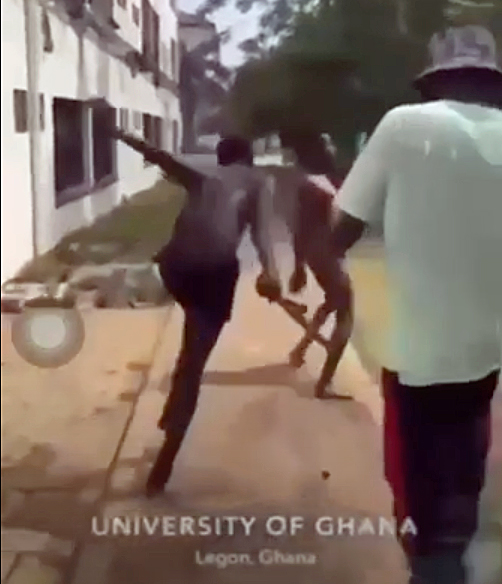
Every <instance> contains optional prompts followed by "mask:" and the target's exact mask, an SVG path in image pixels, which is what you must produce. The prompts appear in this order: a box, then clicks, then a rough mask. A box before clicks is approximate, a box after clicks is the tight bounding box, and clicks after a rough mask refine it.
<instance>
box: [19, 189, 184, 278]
mask: <svg viewBox="0 0 502 584" xmlns="http://www.w3.org/2000/svg"><path fill="white" fill-rule="evenodd" d="M184 200H185V192H184V191H183V189H182V188H181V187H179V186H177V185H174V184H172V183H169V182H167V181H165V180H161V181H159V182H158V183H157V184H155V185H154V186H153V187H152V188H150V189H147V190H145V191H141V192H139V193H137V194H136V195H134V196H133V197H131V198H130V199H129V200H127V201H125V202H124V203H123V204H121V205H119V206H118V207H116V208H115V209H113V210H112V211H111V212H110V213H108V214H106V215H104V216H103V217H101V218H99V219H98V220H97V221H96V222H95V223H93V224H92V225H91V226H89V227H85V228H83V229H78V230H76V231H74V232H72V233H70V234H69V235H67V236H66V237H64V238H63V239H62V240H61V241H60V243H59V244H58V245H57V246H56V247H55V248H54V249H53V250H51V251H49V252H48V253H46V254H44V255H42V256H40V257H39V258H37V259H36V260H34V261H33V262H30V263H29V264H28V265H26V266H25V267H24V268H23V269H22V270H21V271H20V272H19V274H18V275H17V276H16V277H15V278H14V279H13V281H16V282H28V281H29V282H46V281H47V280H50V279H54V278H55V279H57V280H60V281H62V280H66V279H67V278H68V274H69V273H71V272H72V271H73V269H74V268H75V267H77V266H82V265H86V264H106V263H109V262H112V261H115V262H116V261H119V262H124V263H135V262H138V263H140V262H144V261H148V260H149V259H150V258H151V256H152V255H153V254H154V253H155V252H156V251H157V250H158V249H159V248H160V247H161V246H162V245H164V244H165V243H166V241H168V240H169V238H170V236H171V233H172V229H173V227H174V222H175V221H176V218H177V216H178V214H179V212H180V210H181V208H182V206H183V204H184Z"/></svg>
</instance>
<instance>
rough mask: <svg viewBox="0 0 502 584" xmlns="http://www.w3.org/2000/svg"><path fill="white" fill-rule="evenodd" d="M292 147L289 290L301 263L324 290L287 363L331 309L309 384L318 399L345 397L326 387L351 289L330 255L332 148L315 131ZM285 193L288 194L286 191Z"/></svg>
mask: <svg viewBox="0 0 502 584" xmlns="http://www.w3.org/2000/svg"><path fill="white" fill-rule="evenodd" d="M297 143H298V147H297V148H295V151H296V152H295V154H296V159H297V162H298V164H299V166H300V167H301V169H302V173H301V177H300V180H299V182H298V186H297V187H296V188H297V193H296V204H295V211H294V214H293V218H292V221H291V222H290V223H291V224H290V231H291V232H292V236H293V248H294V257H295V268H294V272H293V274H292V276H291V279H290V291H291V292H292V293H298V292H300V291H301V290H302V289H303V288H304V287H305V285H306V283H307V267H308V268H309V269H310V271H311V272H312V274H313V275H314V277H315V279H316V281H317V283H318V284H319V286H320V287H321V289H322V291H323V292H324V294H325V300H324V302H323V303H322V304H321V305H320V306H319V307H318V308H317V310H316V311H315V313H314V316H313V318H312V320H311V322H310V323H309V326H308V327H307V330H306V331H305V334H304V336H303V337H302V339H301V340H300V341H299V343H298V344H297V345H296V346H295V348H294V349H293V350H292V351H291V353H290V364H291V365H292V366H294V367H301V366H302V365H303V363H304V360H305V355H306V352H307V350H308V348H309V347H310V345H311V344H312V342H313V341H314V338H315V335H316V334H317V333H318V332H319V330H320V329H321V327H322V326H323V324H324V323H325V322H326V320H327V319H328V317H329V316H330V315H331V314H335V326H334V329H333V332H332V334H331V336H330V338H329V347H328V348H327V353H328V354H327V358H326V361H325V364H324V366H323V368H322V371H321V375H320V377H319V379H318V381H317V383H316V386H315V397H316V398H318V399H351V396H349V395H346V394H340V393H337V392H333V391H328V388H329V387H330V385H331V382H332V380H333V376H334V374H335V372H336V369H337V367H338V364H339V362H340V359H341V357H342V355H343V352H344V350H345V347H346V346H347V343H348V341H349V339H350V336H351V334H352V329H353V294H352V284H351V280H350V277H349V275H348V273H347V270H346V269H345V266H344V262H343V260H336V259H334V258H333V253H332V250H331V232H332V228H333V221H334V214H333V207H334V202H335V197H336V194H337V189H336V186H335V185H337V184H339V177H338V175H337V172H336V168H335V156H334V152H332V151H330V150H329V149H328V147H327V146H326V144H325V142H324V140H323V139H322V137H321V136H317V135H310V136H307V135H304V136H302V138H301V140H299V141H298V142H297ZM290 196H291V194H290Z"/></svg>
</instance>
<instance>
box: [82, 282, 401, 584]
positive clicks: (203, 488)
mask: <svg viewBox="0 0 502 584" xmlns="http://www.w3.org/2000/svg"><path fill="white" fill-rule="evenodd" d="M253 280H254V276H253V275H252V274H247V275H246V276H244V277H243V279H242V281H241V283H240V287H239V291H238V300H237V306H236V309H235V316H234V319H233V321H232V322H231V323H230V324H229V326H228V328H227V330H226V331H225V333H224V335H223V337H222V339H221V342H220V344H219V345H218V347H217V348H216V350H215V352H214V354H213V355H212V357H211V360H210V363H209V366H208V371H207V373H206V375H205V379H204V386H203V390H202V393H201V398H200V403H199V409H198V412H197V415H196V418H195V420H194V423H193V426H192V427H191V430H190V433H189V435H188V437H187V441H186V444H185V445H184V447H183V449H182V451H181V453H180V456H179V460H178V463H177V465H176V468H175V471H174V473H173V477H172V481H171V482H170V484H169V488H168V490H167V491H166V494H165V496H164V497H162V498H160V499H158V500H156V501H152V502H149V501H146V500H145V499H144V497H143V496H142V489H143V485H144V481H145V478H146V475H147V472H148V470H149V467H150V464H151V463H152V461H153V458H154V456H155V454H156V449H157V448H158V446H159V442H160V440H161V433H160V432H159V431H157V430H156V427H155V422H156V419H157V417H158V414H159V411H160V409H161V407H162V404H163V402H164V400H165V398H166V394H167V392H168V390H169V372H170V371H171V370H172V368H173V365H174V360H175V357H176V352H177V349H178V345H179V340H180V335H181V327H182V315H181V312H180V311H178V310H177V309H176V310H175V312H174V314H173V318H172V320H171V321H170V322H169V326H168V327H167V329H166V330H165V333H164V335H163V340H162V343H161V345H160V347H159V350H158V352H157V359H156V361H155V363H154V366H153V368H152V370H151V373H150V377H149V381H148V384H147V386H146V387H145V389H144V391H143V392H142V394H141V397H140V399H139V401H138V404H137V409H136V412H135V415H134V420H133V423H132V425H131V427H130V429H129V431H128V433H127V438H126V440H125V442H124V444H123V446H122V448H121V450H120V455H119V457H118V460H117V462H116V464H115V465H114V472H113V476H112V479H111V485H110V487H111V488H110V490H109V491H107V493H106V496H105V501H103V505H102V506H101V509H100V511H99V513H97V515H96V518H95V523H94V533H91V531H92V530H91V526H89V533H88V537H87V539H86V541H84V542H82V543H83V545H82V547H81V549H80V554H79V558H78V560H79V561H78V563H77V564H76V565H75V567H74V568H75V569H74V572H73V574H72V577H73V579H72V584H84V583H87V582H93V583H94V584H105V583H106V584H119V583H120V584H144V583H149V584H164V583H165V582H166V581H169V582H176V583H178V582H179V583H181V582H186V581H190V582H197V583H201V584H202V583H206V582H207V583H209V582H212V583H214V582H222V583H223V582H236V581H238V582H250V583H255V582H257V581H258V580H262V581H264V582H270V583H271V582H277V581H279V582H281V581H284V582H286V581H287V582H289V583H293V584H295V583H297V582H298V583H300V582H312V581H315V582H319V583H323V582H326V583H327V582H344V583H345V584H351V583H354V584H356V583H357V584H364V583H366V582H367V583H371V584H380V583H381V584H384V583H385V584H401V583H404V582H405V580H406V578H405V573H404V570H403V561H402V557H401V553H400V550H399V548H398V546H397V544H396V543H395V540H394V539H393V537H391V536H390V535H388V534H387V535H384V536H378V535H364V536H363V535H361V536H357V534H356V535H350V534H348V533H347V532H346V533H343V534H341V535H338V536H336V535H334V536H332V537H328V536H321V535H319V534H316V533H315V529H314V523H315V520H316V518H318V517H322V516H330V517H333V518H335V523H336V518H338V517H340V518H345V519H348V518H354V527H355V529H356V531H357V529H358V527H360V525H361V522H362V521H364V520H366V526H367V527H368V525H370V524H371V525H373V526H374V527H375V528H376V529H378V518H379V517H385V518H388V519H390V518H391V510H390V505H391V501H390V493H389V491H388V489H387V486H386V484H385V482H384V480H383V478H382V468H381V452H380V442H381V440H380V436H379V430H378V427H377V424H376V423H375V419H378V418H379V416H380V408H379V407H378V405H377V403H378V400H376V399H375V397H374V395H373V394H374V392H375V391H377V389H376V388H375V387H374V386H373V385H372V383H371V381H370V380H369V378H368V376H367V375H366V373H365V372H364V371H363V370H362V368H361V367H360V365H359V362H358V359H357V357H356V355H355V353H354V352H353V350H352V349H349V351H348V352H347V355H346V356H345V359H344V361H343V363H342V365H341V367H340V370H339V373H338V375H337V379H336V382H337V384H338V385H340V386H343V387H345V388H350V389H351V390H352V391H353V392H354V393H355V395H356V397H357V400H358V401H356V402H354V403H349V402H332V403H320V402H318V401H316V400H314V399H312V392H313V381H314V377H313V375H312V373H313V372H315V371H318V367H319V364H320V362H321V360H322V358H323V353H322V351H321V350H320V349H317V348H313V349H312V353H311V354H310V355H309V358H308V364H307V367H306V369H305V370H304V371H301V372H300V373H294V372H292V371H291V370H290V369H289V368H288V367H287V366H286V365H284V363H285V360H286V357H287V354H288V351H289V349H290V348H291V345H292V343H294V342H295V340H296V338H297V337H298V335H299V334H300V333H301V331H300V329H299V328H298V327H297V325H295V324H294V323H293V322H292V321H290V320H289V318H288V317H287V315H286V314H285V313H283V312H282V311H281V309H280V308H278V307H276V306H269V305H268V304H267V303H266V302H264V301H263V300H261V299H259V298H258V297H257V296H256V294H255V292H254V290H253V286H252V284H253ZM307 297H308V299H309V300H310V301H311V303H312V305H313V304H314V303H315V301H317V300H318V296H316V292H315V291H313V290H310V291H308V292H307ZM323 471H327V473H329V474H330V476H329V478H328V479H324V478H323ZM204 515H208V516H212V517H215V516H216V517H219V518H224V517H227V516H244V515H246V516H248V517H249V516H253V517H256V518H257V520H256V521H257V523H256V529H254V530H253V532H252V534H251V535H250V536H249V537H244V536H243V535H242V534H240V535H239V534H236V535H234V536H232V537H231V536H228V535H227V536H225V535H224V534H222V535H221V536H217V535H215V534H213V535H210V536H203V535H200V536H197V535H184V536H183V535H178V536H169V535H167V536H166V534H165V533H164V534H163V533H162V532H159V531H156V532H155V533H154V534H152V535H148V534H147V533H146V532H144V531H143V532H141V533H139V534H137V535H134V536H131V537H126V536H122V537H121V536H114V535H113V534H112V533H111V530H112V522H111V519H112V518H115V521H117V520H118V521H119V522H121V524H122V527H126V528H127V526H128V524H127V522H128V521H129V526H130V525H131V524H130V522H131V520H132V519H133V518H134V517H141V516H143V517H147V518H150V520H152V521H155V517H164V516H173V517H179V516H189V517H199V516H204ZM271 515H281V516H292V515H296V516H302V517H303V518H304V520H305V529H304V530H302V531H301V533H299V534H297V535H296V536H295V537H293V536H291V537H283V538H279V539H274V538H271V537H270V536H267V535H266V533H265V527H264V525H265V523H264V522H265V521H266V517H269V516H271ZM159 521H160V519H159ZM260 549H272V550H275V554H276V556H277V557H279V560H277V558H276V560H277V561H275V564H274V565H262V564H261V563H260V561H259V550H260ZM215 554H224V555H225V554H226V557H228V558H230V559H229V560H228V561H230V562H238V563H239V561H240V563H241V565H231V566H228V567H227V568H226V569H218V568H217V567H215V565H201V562H202V558H203V557H206V558H214V557H216V556H215ZM229 554H230V555H229ZM232 554H234V555H232ZM235 554H241V555H240V556H239V557H237V556H235ZM287 554H289V556H288V555H287ZM293 554H296V555H295V556H293ZM300 556H301V557H303V562H304V565H299V564H298V558H299V557H300ZM307 556H308V558H307ZM221 557H223V556H221ZM221 557H220V559H221ZM238 558H240V559H241V560H239V559H238ZM242 558H248V559H250V558H251V560H253V561H254V565H252V566H251V565H242V561H243V560H242ZM292 558H293V559H292ZM295 558H296V560H295ZM251 560H250V561H251ZM291 562H293V563H291ZM305 562H307V563H308V564H309V565H305ZM312 562H314V563H313V564H312ZM273 563H274V562H273ZM286 564H287V565H286Z"/></svg>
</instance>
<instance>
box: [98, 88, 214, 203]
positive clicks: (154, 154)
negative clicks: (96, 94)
mask: <svg viewBox="0 0 502 584" xmlns="http://www.w3.org/2000/svg"><path fill="white" fill-rule="evenodd" d="M88 103H89V105H90V106H91V107H92V108H93V109H101V110H103V109H110V108H111V107H112V106H111V105H110V104H109V103H108V102H107V101H106V100H105V99H102V98H99V99H91V100H89V101H88ZM107 131H108V133H109V134H110V136H112V137H113V138H115V139H116V140H120V141H121V142H124V144H127V145H128V146H130V147H131V148H132V149H133V150H136V152H139V153H140V154H142V155H143V156H144V157H145V160H147V161H148V162H151V163H152V164H155V165H156V166H158V167H159V168H161V169H162V170H163V171H164V173H165V174H166V175H167V176H168V177H169V178H171V177H172V178H174V179H175V180H177V181H178V182H179V183H180V184H181V185H182V186H183V187H185V188H186V189H187V190H188V191H189V192H194V191H197V190H199V189H200V188H201V186H202V183H203V181H204V179H205V178H206V177H205V176H204V174H203V173H201V172H199V171H197V170H195V169H194V168H191V167H190V166H188V165H186V164H183V163H182V162H180V161H179V160H176V158H174V156H171V155H170V154H168V153H167V152H164V150H161V149H159V148H155V147H154V146H151V145H150V144H148V143H147V142H145V141H144V140H141V139H140V138H136V137H135V136H133V135H131V134H128V133H127V132H124V131H122V130H121V129H119V128H117V127H116V126H115V124H110V126H109V127H108V128H107Z"/></svg>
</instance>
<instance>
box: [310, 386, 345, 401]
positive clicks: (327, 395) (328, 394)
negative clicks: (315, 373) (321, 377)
mask: <svg viewBox="0 0 502 584" xmlns="http://www.w3.org/2000/svg"><path fill="white" fill-rule="evenodd" d="M315 397H316V398H317V399H322V400H328V399H338V400H353V399H354V397H353V396H352V395H349V394H348V393H337V392H336V391H335V392H333V391H328V390H327V388H326V387H322V386H317V387H316V390H315Z"/></svg>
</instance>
